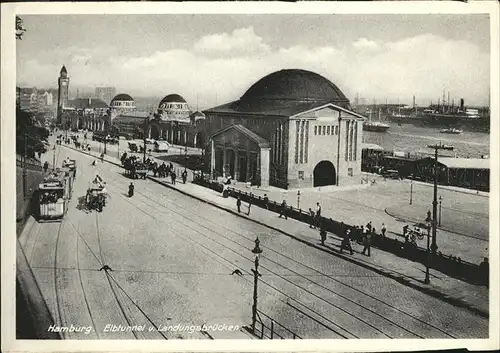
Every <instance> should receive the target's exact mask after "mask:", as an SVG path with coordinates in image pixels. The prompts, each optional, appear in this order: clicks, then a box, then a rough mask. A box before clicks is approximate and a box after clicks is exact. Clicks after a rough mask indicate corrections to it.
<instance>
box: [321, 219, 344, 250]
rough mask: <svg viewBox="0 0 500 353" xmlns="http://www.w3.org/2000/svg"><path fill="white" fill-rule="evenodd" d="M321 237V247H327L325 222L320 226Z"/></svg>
mask: <svg viewBox="0 0 500 353" xmlns="http://www.w3.org/2000/svg"><path fill="white" fill-rule="evenodd" d="M319 236H320V238H321V245H325V241H326V229H325V224H324V222H321V226H320V230H319ZM341 250H342V249H341Z"/></svg>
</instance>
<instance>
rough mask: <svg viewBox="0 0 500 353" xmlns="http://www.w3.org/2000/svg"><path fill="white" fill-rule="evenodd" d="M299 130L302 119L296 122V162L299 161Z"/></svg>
mask: <svg viewBox="0 0 500 353" xmlns="http://www.w3.org/2000/svg"><path fill="white" fill-rule="evenodd" d="M299 130H300V121H298V120H297V121H296V122H295V163H299Z"/></svg>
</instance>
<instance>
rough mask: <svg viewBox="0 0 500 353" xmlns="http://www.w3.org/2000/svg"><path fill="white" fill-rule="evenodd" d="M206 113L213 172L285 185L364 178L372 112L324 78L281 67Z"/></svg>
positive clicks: (356, 181) (336, 183)
mask: <svg viewBox="0 0 500 353" xmlns="http://www.w3.org/2000/svg"><path fill="white" fill-rule="evenodd" d="M204 113H205V115H206V121H205V124H204V125H203V126H204V127H205V131H204V132H205V133H206V135H207V136H209V137H210V139H209V144H208V149H207V153H206V155H207V158H208V160H209V163H207V165H210V167H211V168H210V172H211V174H212V176H213V177H217V176H225V177H227V176H229V175H231V176H232V177H233V178H234V179H236V180H239V181H245V182H247V181H252V182H254V183H255V184H259V185H262V186H266V185H273V186H277V187H281V188H299V187H313V186H323V185H347V184H358V183H359V177H360V174H361V141H362V133H363V125H362V124H363V120H364V117H363V116H362V115H360V114H358V113H356V112H354V111H353V110H352V108H351V106H350V102H349V100H348V99H347V98H346V96H345V95H344V93H343V92H342V91H341V90H340V89H339V88H338V87H337V86H336V85H335V84H333V83H332V82H331V81H329V80H328V79H327V78H325V77H323V76H321V75H318V74H316V73H314V72H310V71H305V70H297V69H292V70H281V71H277V72H274V73H271V74H269V75H267V76H265V77H264V78H262V79H260V80H259V81H257V82H256V83H255V84H253V85H252V86H251V87H250V88H249V89H248V90H247V91H246V92H245V94H243V96H242V97H241V98H240V99H239V100H237V101H234V102H231V103H227V104H224V105H221V106H218V107H215V108H211V109H208V110H206V111H204ZM207 162H208V161H207Z"/></svg>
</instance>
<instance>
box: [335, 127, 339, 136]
mask: <svg viewBox="0 0 500 353" xmlns="http://www.w3.org/2000/svg"><path fill="white" fill-rule="evenodd" d="M338 134H339V126H338V125H336V126H335V135H338Z"/></svg>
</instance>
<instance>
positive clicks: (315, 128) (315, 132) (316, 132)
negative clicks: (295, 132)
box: [314, 126, 318, 135]
mask: <svg viewBox="0 0 500 353" xmlns="http://www.w3.org/2000/svg"><path fill="white" fill-rule="evenodd" d="M317 134H318V127H317V126H315V127H314V135H317Z"/></svg>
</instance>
